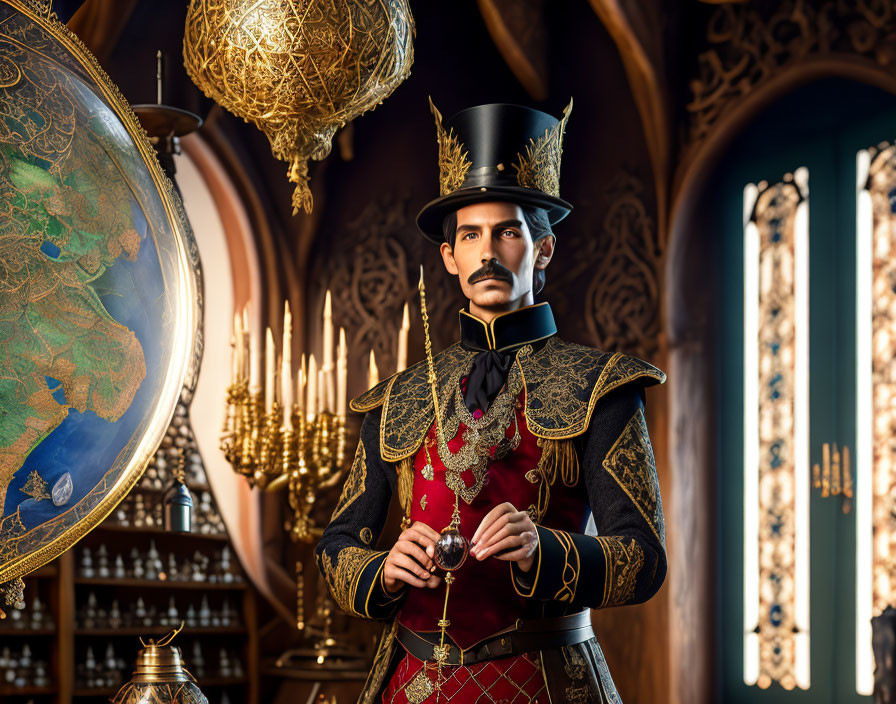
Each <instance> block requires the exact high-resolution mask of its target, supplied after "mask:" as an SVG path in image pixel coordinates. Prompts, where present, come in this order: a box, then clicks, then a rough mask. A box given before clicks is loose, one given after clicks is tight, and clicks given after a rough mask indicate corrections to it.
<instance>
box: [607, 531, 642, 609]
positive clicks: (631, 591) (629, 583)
mask: <svg viewBox="0 0 896 704" xmlns="http://www.w3.org/2000/svg"><path fill="white" fill-rule="evenodd" d="M595 540H597V541H598V543H600V546H601V549H602V550H603V553H604V563H605V565H606V574H605V576H604V600H603V602H602V603H601V606H602V607H603V606H621V605H622V604H627V603H628V602H629V601H631V599H632V597H633V596H634V595H635V584H636V581H637V578H638V573H639V572H640V571H641V568H642V567H643V566H644V550H643V549H642V548H641V546H640V545H639V544H638V541H637V540H635V539H634V538H622V537H603V536H600V537H597V538H595Z"/></svg>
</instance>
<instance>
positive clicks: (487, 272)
mask: <svg viewBox="0 0 896 704" xmlns="http://www.w3.org/2000/svg"><path fill="white" fill-rule="evenodd" d="M485 279H498V280H499V281H506V282H507V283H509V284H510V283H513V272H512V271H510V269H508V268H507V267H506V266H504V265H503V264H501V263H500V262H499V261H498V260H497V259H490V260H489V261H487V262H486V263H485V264H483V265H482V266H481V267H479V268H478V269H477V270H476V271H474V272H473V273H472V274H470V277H469V278H468V279H467V283H468V284H475V283H477V282H479V281H484V280H485Z"/></svg>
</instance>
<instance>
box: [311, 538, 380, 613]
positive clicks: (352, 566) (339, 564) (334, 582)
mask: <svg viewBox="0 0 896 704" xmlns="http://www.w3.org/2000/svg"><path fill="white" fill-rule="evenodd" d="M378 554H380V553H377V552H375V551H373V550H367V549H365V548H358V547H353V546H349V547H345V548H342V549H341V550H340V551H339V553H338V554H337V556H336V565H335V566H334V565H333V560H332V559H331V558H330V556H329V555H328V554H327V553H326V551H324V552H323V553H322V554H321V565H322V566H323V568H324V569H323V572H324V577H325V578H326V580H327V585H328V586H329V587H330V593H331V594H332V595H333V598H334V599H335V600H336V603H337V604H339V607H340V608H341V609H342V610H343V611H345V612H346V613H349V614H352V615H354V616H364V615H365V614H362V613H359V612H358V611H357V610H355V595H356V593H357V591H358V580H359V579H360V577H361V573H362V572H363V571H364V568H365V567H366V566H367V565H368V563H370V561H371V560H374V559H376V557H377V555H378Z"/></svg>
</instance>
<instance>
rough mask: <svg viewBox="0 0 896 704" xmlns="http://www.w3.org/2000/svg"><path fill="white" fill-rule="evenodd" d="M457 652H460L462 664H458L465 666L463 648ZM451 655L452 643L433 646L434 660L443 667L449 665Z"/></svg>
mask: <svg viewBox="0 0 896 704" xmlns="http://www.w3.org/2000/svg"><path fill="white" fill-rule="evenodd" d="M457 652H458V656H459V659H460V662H458V663H457V664H458V665H463V664H464V650H463V648H458V649H457ZM450 653H451V644H450V643H446V644H445V645H434V646H432V659H433V660H435V661H436V662H437V663H441V664H442V665H445V664H447V663H448V656H449V655H450Z"/></svg>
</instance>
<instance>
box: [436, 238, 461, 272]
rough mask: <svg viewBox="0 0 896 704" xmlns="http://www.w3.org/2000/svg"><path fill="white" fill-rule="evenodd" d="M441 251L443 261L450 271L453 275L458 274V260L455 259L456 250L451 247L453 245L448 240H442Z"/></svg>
mask: <svg viewBox="0 0 896 704" xmlns="http://www.w3.org/2000/svg"><path fill="white" fill-rule="evenodd" d="M439 252H440V253H441V255H442V262H443V263H444V264H445V268H446V269H447V270H448V273H449V274H451V275H452V276H457V262H456V261H454V250H453V249H451V245H450V244H448V243H447V242H442V246H441V247H439Z"/></svg>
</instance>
